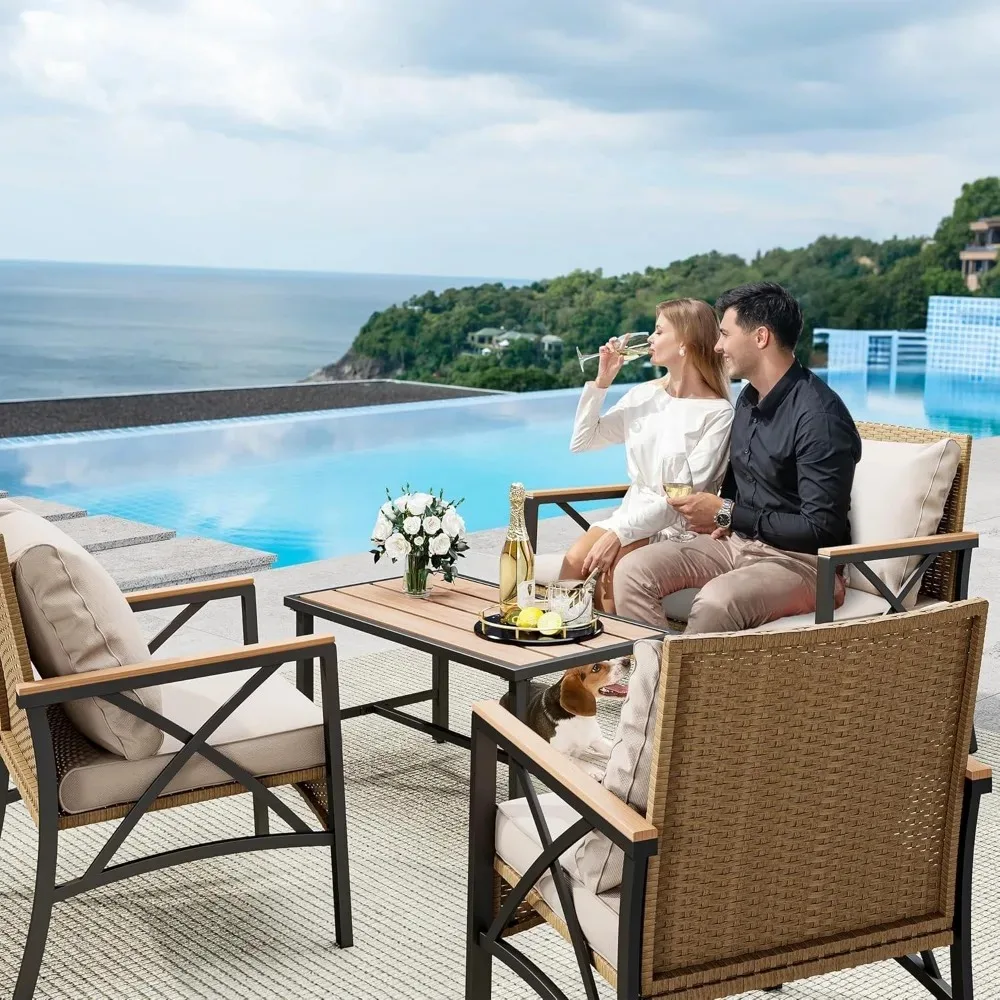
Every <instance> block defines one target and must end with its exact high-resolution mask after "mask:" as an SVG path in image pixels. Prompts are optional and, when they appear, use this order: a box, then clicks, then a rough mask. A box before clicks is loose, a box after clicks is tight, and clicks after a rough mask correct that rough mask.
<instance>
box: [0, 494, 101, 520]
mask: <svg viewBox="0 0 1000 1000" xmlns="http://www.w3.org/2000/svg"><path fill="white" fill-rule="evenodd" d="M10 499H11V500H13V501H14V503H16V504H18V505H20V506H21V507H23V508H24V509H25V510H30V511H31V513H32V514H37V515H38V516H39V517H44V518H45V520H46V521H66V520H69V519H70V518H73V517H86V516H87V512H86V511H85V510H81V509H80V508H79V507H71V506H70V505H69V504H64V503H56V501H55V500H40V499H39V498H38V497H11V498H10Z"/></svg>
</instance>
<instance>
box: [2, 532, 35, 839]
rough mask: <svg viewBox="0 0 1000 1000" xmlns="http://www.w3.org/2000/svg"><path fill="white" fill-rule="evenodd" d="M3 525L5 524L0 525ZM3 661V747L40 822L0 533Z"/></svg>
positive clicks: (24, 670)
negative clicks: (19, 691) (19, 690)
mask: <svg viewBox="0 0 1000 1000" xmlns="http://www.w3.org/2000/svg"><path fill="white" fill-rule="evenodd" d="M0 524H2V522H0ZM0 660H2V661H3V672H2V675H0V676H2V679H3V697H2V698H0V747H2V753H3V759H4V762H5V763H6V764H7V767H8V769H9V770H10V773H11V774H12V775H13V777H14V781H15V783H16V784H17V787H18V789H20V792H21V797H22V799H23V800H24V804H25V805H26V806H27V807H28V810H29V812H31V814H32V816H34V817H35V818H36V820H37V817H38V777H37V774H36V772H35V752H34V750H33V748H32V745H31V731H30V729H29V728H28V715H27V713H26V712H25V711H24V709H23V708H19V707H18V705H17V701H16V694H17V685H18V684H19V683H21V682H22V681H30V680H32V673H31V659H30V657H29V656H28V643H27V641H26V640H25V638H24V626H23V625H22V623H21V611H20V609H19V608H18V604H17V593H16V592H15V590H14V578H13V575H12V573H11V571H10V563H9V562H8V561H7V546H6V545H5V544H4V539H3V535H2V534H0Z"/></svg>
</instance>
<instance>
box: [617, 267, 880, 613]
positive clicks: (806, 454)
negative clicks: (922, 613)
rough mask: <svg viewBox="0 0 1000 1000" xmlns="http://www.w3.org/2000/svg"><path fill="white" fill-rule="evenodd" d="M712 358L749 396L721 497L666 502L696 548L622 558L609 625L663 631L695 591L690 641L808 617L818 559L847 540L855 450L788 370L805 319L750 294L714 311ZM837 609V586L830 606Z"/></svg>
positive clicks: (841, 410)
mask: <svg viewBox="0 0 1000 1000" xmlns="http://www.w3.org/2000/svg"><path fill="white" fill-rule="evenodd" d="M716 310H717V311H718V313H719V314H720V316H721V317H722V319H721V321H720V328H719V339H718V343H717V344H716V346H715V349H716V351H718V352H719V353H721V354H722V355H723V356H724V357H725V358H726V360H727V362H728V363H729V367H730V372H731V373H732V374H733V375H734V376H736V377H738V378H745V379H747V381H748V382H749V384H748V385H747V386H746V387H745V388H744V390H743V392H742V393H741V394H740V397H739V399H738V400H737V401H736V415H735V419H734V421H733V429H732V437H731V439H730V456H729V458H730V464H729V471H728V473H727V475H726V480H725V482H724V484H723V486H722V490H721V495H720V496H715V495H714V494H710V493H695V494H692V495H690V496H688V497H684V498H681V499H678V500H672V501H671V503H672V504H673V506H674V507H675V508H676V509H677V510H678V511H679V512H680V513H681V514H682V515H683V516H684V518H685V519H686V521H687V523H688V525H689V526H690V529H691V530H692V531H695V532H698V535H697V537H696V538H695V539H694V540H693V541H688V542H677V541H665V542H658V543H656V544H653V545H648V546H646V547H645V548H642V549H638V550H637V551H635V552H632V553H630V554H629V555H627V556H625V558H624V559H622V560H621V562H620V563H619V564H618V567H617V569H616V571H615V576H614V591H615V595H616V598H617V609H618V614H620V615H623V616H624V617H626V618H634V619H638V620H639V621H644V622H648V623H649V624H650V625H653V626H656V627H660V628H664V629H666V628H667V627H668V625H667V620H666V617H665V616H664V614H663V610H662V607H661V601H662V599H663V598H664V597H665V596H666V595H667V594H672V593H674V592H675V591H678V590H683V589H685V588H687V587H699V588H701V589H700V590H699V592H698V596H697V598H696V599H695V602H694V605H693V607H692V609H691V615H690V617H689V619H688V626H687V631H688V632H733V631H738V630H740V629H746V628H754V627H756V626H758V625H762V624H764V623H765V622H768V621H773V620H774V619H776V618H783V617H785V616H786V615H797V614H805V613H807V612H811V611H815V610H816V551H817V550H818V549H820V548H822V547H823V546H827V545H845V544H848V543H849V542H850V540H851V530H850V523H849V521H848V512H849V510H850V506H851V486H852V484H853V482H854V468H855V466H856V465H857V463H858V460H859V459H860V458H861V438H860V436H859V434H858V430H857V428H856V427H855V426H854V421H853V419H852V418H851V415H850V414H849V413H848V412H847V407H846V406H844V403H843V401H842V400H841V398H840V397H839V396H838V395H837V394H836V393H835V392H834V391H833V390H832V389H831V388H829V386H827V385H826V384H825V383H824V382H822V381H821V380H820V379H818V378H817V377H816V376H815V375H813V374H812V372H810V371H808V370H807V369H805V368H803V367H802V366H801V365H800V364H799V363H798V362H797V361H796V360H795V354H794V350H795V344H796V342H797V341H798V338H799V334H800V333H801V332H802V311H801V309H800V308H799V305H798V303H797V302H796V301H795V299H794V298H792V296H791V295H790V294H789V293H788V292H787V291H785V289H784V288H782V287H781V285H778V284H775V283H773V282H766V281H761V282H753V283H752V284H749V285H741V286H740V287H739V288H734V289H732V290H731V291H728V292H726V293H725V294H724V295H723V296H722V297H721V298H720V299H719V300H718V302H717V303H716ZM843 600H844V586H843V582H842V581H841V579H840V577H839V576H838V577H837V592H836V594H835V604H836V605H837V606H838V607H839V606H840V605H841V604H842V603H843Z"/></svg>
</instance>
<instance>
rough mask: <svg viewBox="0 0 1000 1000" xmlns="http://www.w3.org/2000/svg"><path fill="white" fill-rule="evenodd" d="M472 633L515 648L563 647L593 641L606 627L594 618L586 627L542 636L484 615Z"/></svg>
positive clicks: (580, 626)
mask: <svg viewBox="0 0 1000 1000" xmlns="http://www.w3.org/2000/svg"><path fill="white" fill-rule="evenodd" d="M472 631H473V632H475V633H476V635H478V636H479V637H480V638H481V639H489V640H490V642H506V643H509V644H511V645H514V646H562V645H564V644H566V643H568V642H582V641H583V640H584V639H593V638H594V636H596V635H600V634H601V633H602V632H603V631H604V625H603V624H601V619H600V618H596V617H595V618H594V620H593V621H591V622H588V623H587V624H586V625H577V626H576V627H574V628H566V629H561V630H560V631H559V632H557V633H556V634H555V635H542V634H541V633H540V632H539V631H537V630H536V629H533V628H514V627H513V626H511V625H504V624H502V623H501V621H500V615H499V614H492V615H483V616H482V617H481V618H480V619H479V620H478V621H477V622H476V624H475V625H473V627H472Z"/></svg>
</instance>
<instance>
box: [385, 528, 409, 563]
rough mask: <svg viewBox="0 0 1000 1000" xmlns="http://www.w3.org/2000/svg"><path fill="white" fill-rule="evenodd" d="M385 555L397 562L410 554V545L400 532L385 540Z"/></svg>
mask: <svg viewBox="0 0 1000 1000" xmlns="http://www.w3.org/2000/svg"><path fill="white" fill-rule="evenodd" d="M385 554H386V555H387V556H388V557H389V558H390V559H391V560H392V561H393V562H395V561H396V560H397V559H402V558H403V556H408V555H409V554H410V543H409V542H408V541H407V540H406V539H405V538H404V537H403V536H402V535H401V534H399V532H398V531H397V532H394V533H393V534H391V535H390V536H389V537H388V538H387V539H386V540H385Z"/></svg>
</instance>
